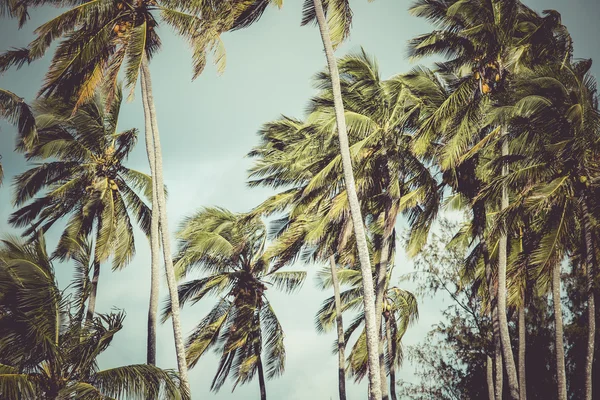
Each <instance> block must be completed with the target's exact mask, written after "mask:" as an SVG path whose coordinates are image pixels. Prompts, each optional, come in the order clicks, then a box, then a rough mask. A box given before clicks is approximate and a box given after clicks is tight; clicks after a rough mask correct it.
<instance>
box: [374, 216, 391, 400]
mask: <svg viewBox="0 0 600 400" xmlns="http://www.w3.org/2000/svg"><path fill="white" fill-rule="evenodd" d="M386 219H387V212H386V213H385V215H384V221H385V220H386ZM389 252H390V240H389V238H386V237H384V238H383V244H382V246H381V257H380V259H379V263H378V264H377V274H376V275H377V283H376V290H375V312H376V313H377V314H376V315H377V327H381V328H380V329H381V330H382V331H383V334H382V335H381V336H380V340H379V368H380V370H381V372H380V375H381V398H382V400H389V392H388V385H387V379H386V377H387V368H386V363H385V351H384V343H383V342H384V341H383V338H384V335H385V327H383V326H382V324H381V316H382V314H383V297H384V295H385V290H386V287H387V271H388V268H387V267H388V264H389Z"/></svg>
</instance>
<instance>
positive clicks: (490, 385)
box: [485, 356, 496, 400]
mask: <svg viewBox="0 0 600 400" xmlns="http://www.w3.org/2000/svg"><path fill="white" fill-rule="evenodd" d="M485 368H486V374H485V378H486V382H487V389H488V399H489V400H496V395H495V394H494V362H493V360H492V357H490V356H487V357H486V360H485Z"/></svg>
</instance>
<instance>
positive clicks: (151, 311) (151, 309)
mask: <svg viewBox="0 0 600 400" xmlns="http://www.w3.org/2000/svg"><path fill="white" fill-rule="evenodd" d="M142 87H145V83H143V79H142ZM147 100H148V99H147V98H146V96H142V103H143V104H144V110H146V109H149V106H148V102H147ZM144 122H145V125H146V129H145V131H146V132H145V134H146V135H145V138H146V153H147V154H148V160H149V162H150V165H151V166H152V165H156V160H155V159H154V151H153V150H152V149H153V148H154V141H153V140H152V133H151V130H152V121H151V120H150V115H149V113H144ZM156 193H157V190H156V179H154V176H152V219H151V223H150V302H149V306H148V337H147V345H146V364H149V365H156V320H157V315H158V295H159V291H160V274H159V266H158V263H159V257H160V244H159V235H160V232H159V219H160V216H159V213H158V212H154V210H158V199H157V197H156Z"/></svg>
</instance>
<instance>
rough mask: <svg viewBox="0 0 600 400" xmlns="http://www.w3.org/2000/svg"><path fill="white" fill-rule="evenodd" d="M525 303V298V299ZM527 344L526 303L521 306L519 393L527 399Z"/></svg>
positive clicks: (522, 397) (522, 399) (522, 398)
mask: <svg viewBox="0 0 600 400" xmlns="http://www.w3.org/2000/svg"><path fill="white" fill-rule="evenodd" d="M523 303H525V299H523ZM526 346H527V329H526V325H525V304H522V305H521V307H519V395H520V396H521V400H527V379H526V378H525V350H526Z"/></svg>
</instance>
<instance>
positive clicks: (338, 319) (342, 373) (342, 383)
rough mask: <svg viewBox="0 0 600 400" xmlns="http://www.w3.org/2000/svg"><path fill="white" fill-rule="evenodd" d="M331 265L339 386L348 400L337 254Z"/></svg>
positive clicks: (343, 399)
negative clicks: (336, 262)
mask: <svg viewBox="0 0 600 400" xmlns="http://www.w3.org/2000/svg"><path fill="white" fill-rule="evenodd" d="M329 266H330V267H331V281H332V283H333V296H334V299H335V324H336V328H337V340H338V342H337V343H338V387H339V393H340V400H346V354H345V353H346V339H345V338H344V321H343V317H342V298H341V295H340V282H339V281H338V276H337V267H336V265H335V256H333V255H332V256H330V257H329Z"/></svg>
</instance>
